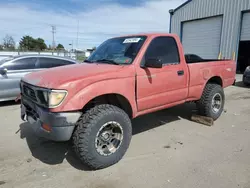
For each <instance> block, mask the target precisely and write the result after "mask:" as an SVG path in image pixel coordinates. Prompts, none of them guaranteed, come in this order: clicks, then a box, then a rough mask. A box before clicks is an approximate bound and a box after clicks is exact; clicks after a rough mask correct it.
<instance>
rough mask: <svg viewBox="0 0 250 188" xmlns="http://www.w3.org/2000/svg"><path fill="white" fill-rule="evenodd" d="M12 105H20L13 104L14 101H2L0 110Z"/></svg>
mask: <svg viewBox="0 0 250 188" xmlns="http://www.w3.org/2000/svg"><path fill="white" fill-rule="evenodd" d="M14 105H20V101H18V102H15V101H14V100H12V101H3V102H0V108H1V107H5V106H14Z"/></svg>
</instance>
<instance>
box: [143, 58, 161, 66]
mask: <svg viewBox="0 0 250 188" xmlns="http://www.w3.org/2000/svg"><path fill="white" fill-rule="evenodd" d="M144 67H151V68H162V61H161V60H160V59H154V58H149V59H146V60H145V64H144Z"/></svg>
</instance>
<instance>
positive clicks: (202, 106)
mask: <svg viewBox="0 0 250 188" xmlns="http://www.w3.org/2000/svg"><path fill="white" fill-rule="evenodd" d="M217 93H219V94H220V95H221V96H222V104H221V108H220V110H219V111H218V112H217V113H215V112H214V111H213V110H212V99H213V96H214V95H216V94H217ZM224 104H225V94H224V90H223V88H222V87H221V86H220V85H218V84H214V83H208V84H207V85H206V86H205V88H204V91H203V94H202V96H201V98H200V100H199V101H197V108H198V113H199V115H202V116H206V117H211V118H212V119H213V120H217V119H218V118H219V117H220V116H221V114H222V112H223V109H224Z"/></svg>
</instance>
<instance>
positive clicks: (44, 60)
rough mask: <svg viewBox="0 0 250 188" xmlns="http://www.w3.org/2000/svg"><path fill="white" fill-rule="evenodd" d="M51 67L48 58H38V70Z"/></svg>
mask: <svg viewBox="0 0 250 188" xmlns="http://www.w3.org/2000/svg"><path fill="white" fill-rule="evenodd" d="M51 67H53V64H52V61H51V59H50V58H46V57H40V58H39V68H43V69H44V68H51Z"/></svg>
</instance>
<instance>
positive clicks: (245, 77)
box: [242, 66, 250, 86]
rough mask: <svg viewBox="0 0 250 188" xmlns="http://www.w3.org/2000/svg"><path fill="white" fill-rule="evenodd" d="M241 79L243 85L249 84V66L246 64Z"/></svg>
mask: <svg viewBox="0 0 250 188" xmlns="http://www.w3.org/2000/svg"><path fill="white" fill-rule="evenodd" d="M242 81H243V83H244V85H246V86H250V66H248V67H247V68H246V70H245V72H244V74H243V78H242Z"/></svg>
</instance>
